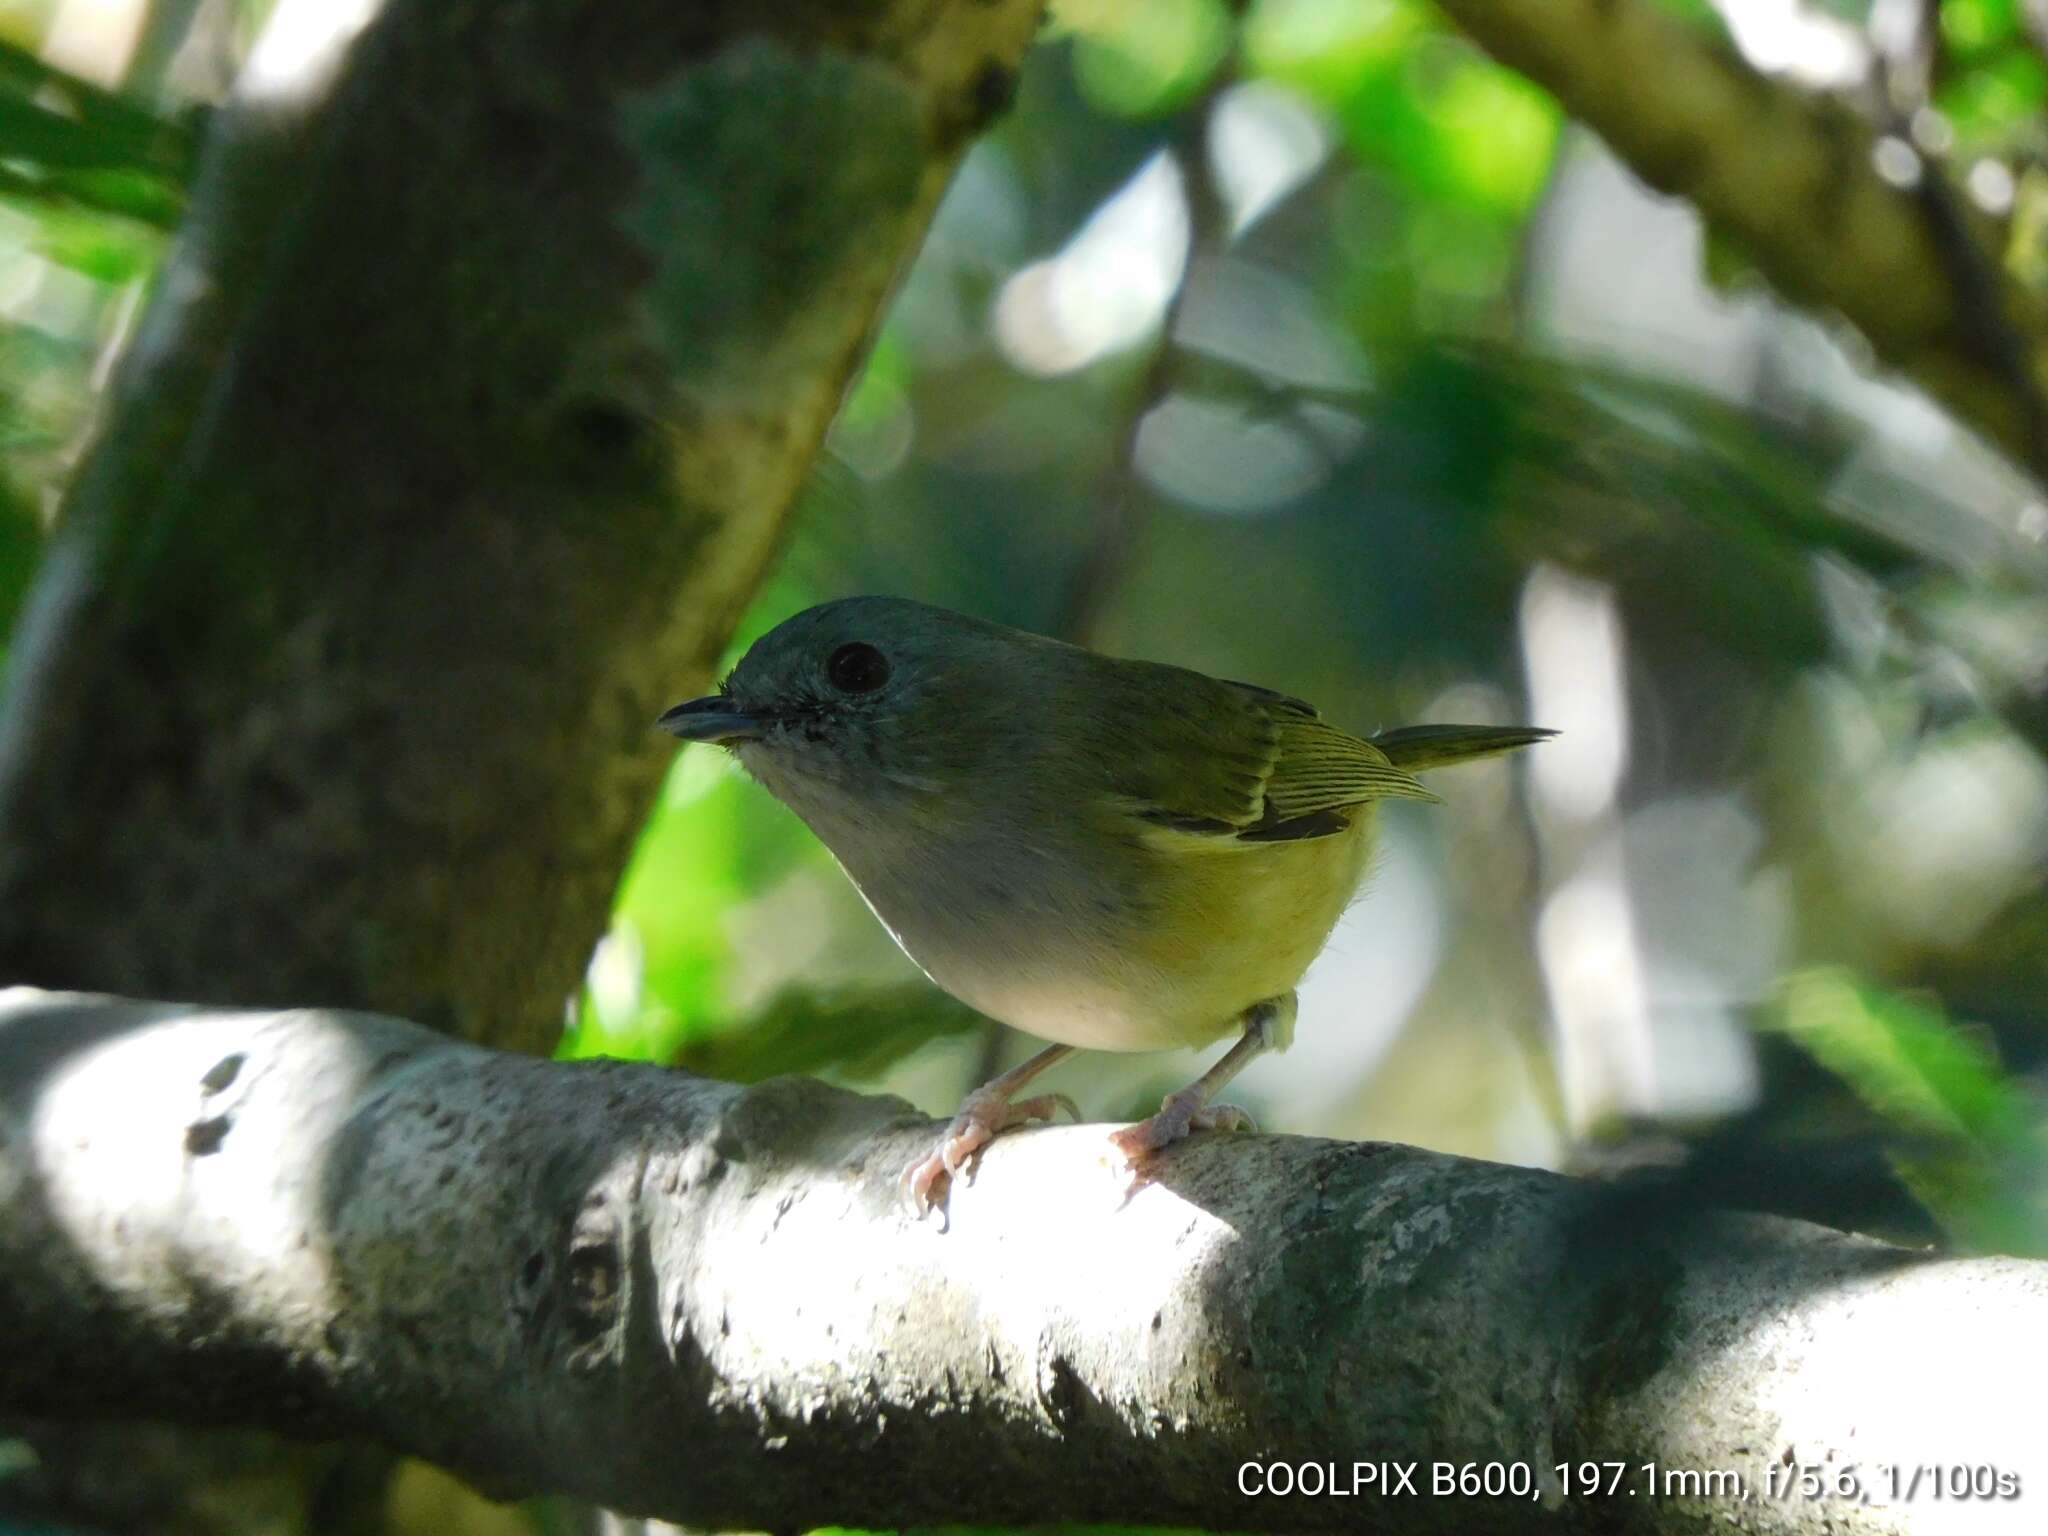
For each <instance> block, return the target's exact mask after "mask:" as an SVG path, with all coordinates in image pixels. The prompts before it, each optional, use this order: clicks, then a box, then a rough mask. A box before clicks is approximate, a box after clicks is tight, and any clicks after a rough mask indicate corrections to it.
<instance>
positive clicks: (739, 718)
mask: <svg viewBox="0 0 2048 1536" xmlns="http://www.w3.org/2000/svg"><path fill="white" fill-rule="evenodd" d="M654 723H655V724H656V725H658V726H660V727H661V728H662V729H663V730H664V731H667V732H668V733H669V735H671V736H680V737H681V738H682V739H683V740H684V741H710V742H716V743H717V744H719V745H720V746H725V745H727V744H729V743H731V742H735V741H757V740H759V739H760V735H761V727H762V726H763V725H764V724H765V723H766V722H765V721H763V720H762V719H761V718H760V717H759V716H758V715H750V714H748V713H747V712H746V711H745V710H743V709H738V708H736V707H735V706H734V704H733V701H732V700H731V699H728V698H726V697H725V696H724V695H723V694H717V693H714V694H712V695H711V696H710V697H709V698H704V699H692V700H690V702H689V703H687V704H678V705H677V706H676V707H675V708H674V709H672V710H670V711H669V712H668V713H667V714H665V715H663V716H662V717H661V718H660V719H659V720H657V721H655V722H654Z"/></svg>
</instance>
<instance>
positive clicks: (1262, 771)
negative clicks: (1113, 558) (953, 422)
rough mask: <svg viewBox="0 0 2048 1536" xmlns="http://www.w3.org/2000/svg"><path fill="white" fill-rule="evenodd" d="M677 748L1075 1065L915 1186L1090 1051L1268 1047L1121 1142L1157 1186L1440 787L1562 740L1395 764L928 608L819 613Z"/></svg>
mask: <svg viewBox="0 0 2048 1536" xmlns="http://www.w3.org/2000/svg"><path fill="white" fill-rule="evenodd" d="M659 724H660V725H661V727H662V729H664V730H666V731H669V732H671V733H672V734H674V735H676V736H679V737H681V738H682V739H683V740H685V741H708V742H716V743H717V744H718V745H720V746H723V747H727V748H729V749H731V750H732V752H733V753H734V755H735V756H737V757H738V758H739V760H740V763H741V765H742V766H743V767H744V768H745V769H746V771H747V772H748V773H749V774H751V775H752V776H753V777H754V778H755V779H757V780H759V781H760V782H761V783H762V784H763V785H764V786H766V787H767V789H768V790H769V792H770V793H772V794H773V795H775V797H776V798H777V799H779V800H781V801H782V802H783V804H785V805H787V806H788V807H789V808H790V809H791V810H793V811H795V812H796V813H797V815H799V816H801V817H802V818H803V819H804V821H805V822H807V823H808V824H809V826H810V828H811V830H812V831H814V832H815V833H817V835H818V837H819V838H820V839H821V840H822V841H823V842H824V844H825V846H826V847H828V848H829V849H831V850H832V853H833V855H834V856H835V857H836V858H837V859H838V860H839V863H840V866H841V867H842V868H843V869H844V870H845V871H846V873H847V875H848V876H849V877H850V878H851V879H852V881H853V883H854V885H855V886H857V887H858V888H859V890H860V893H861V895H862V896H863V897H864V898H866V900H867V903H868V905H869V907H870V908H872V909H873V911H874V913H875V915H876V916H877V917H878V918H880V919H881V920H882V923H883V925H884V926H885V927H886V928H887V929H888V930H889V932H890V933H891V934H892V935H893V936H894V937H895V939H896V942H897V943H898V944H900V945H901V946H902V947H903V950H904V952H905V953H906V954H908V955H909V956H910V958H911V959H912V960H914V961H916V962H917V964H918V965H919V966H920V967H921V968H922V969H923V970H924V973H925V974H926V975H927V976H929V977H930V978H931V979H932V980H933V981H934V982H936V983H937V984H938V985H939V986H941V987H943V988H944V989H945V990H946V991H948V992H950V993H952V994H953V995H954V996H955V997H957V998H959V999H960V1000H961V1001H962V1002H964V1003H966V1004H968V1005H969V1006H970V1007H972V1008H975V1009H977V1010H979V1011H980V1012H982V1013H985V1014H987V1015H988V1016H989V1017H991V1018H994V1019H999V1020H1001V1021H1002V1022H1003V1023H1005V1024H1010V1025H1013V1026H1015V1027H1016V1028H1018V1029H1021V1030H1024V1031H1026V1032H1027V1033H1030V1034H1034V1035H1038V1036H1040V1037H1041V1038H1044V1039H1047V1040H1052V1041H1056V1042H1058V1043H1057V1044H1055V1045H1052V1046H1051V1047H1049V1048H1048V1049H1046V1050H1043V1051H1041V1052H1039V1053H1038V1054H1037V1055H1036V1056H1033V1057H1032V1058H1031V1059H1030V1060H1029V1061H1026V1062H1025V1063H1023V1064H1022V1065H1021V1066H1018V1067H1016V1068H1014V1069H1012V1070H1011V1071H1009V1072H1005V1073H1004V1074H1003V1075H1002V1076H1000V1077H998V1078H996V1079H995V1080H994V1081H993V1082H990V1083H988V1084H986V1085H985V1086H983V1087H981V1088H979V1089H977V1090H975V1092H973V1093H971V1094H969V1095H968V1097H967V1099H966V1101H965V1102H964V1103H963V1104H962V1105H961V1107H960V1112H959V1114H958V1115H957V1116H956V1117H955V1118H954V1120H953V1122H952V1124H951V1125H950V1126H949V1127H948V1128H947V1130H946V1133H945V1135H944V1136H943V1137H941V1138H940V1141H939V1144H938V1146H937V1147H936V1148H935V1149H934V1150H933V1152H932V1154H931V1155H930V1156H929V1157H927V1158H924V1159H922V1160H921V1161H919V1162H918V1163H916V1164H914V1165H913V1166H912V1167H911V1168H910V1169H909V1170H908V1171H907V1172H906V1173H905V1176H904V1178H905V1182H906V1184H907V1186H908V1188H909V1190H910V1193H911V1196H912V1199H913V1200H914V1202H915V1203H916V1205H917V1208H918V1209H919V1210H920V1211H924V1210H927V1209H929V1207H930V1204H931V1202H932V1199H933V1192H934V1190H935V1188H936V1187H937V1186H938V1184H939V1183H940V1181H941V1180H943V1179H945V1178H947V1177H949V1176H951V1175H953V1174H955V1173H957V1172H958V1171H959V1170H960V1169H961V1167H962V1166H963V1164H964V1163H965V1162H966V1161H967V1160H968V1159H969V1158H971V1157H972V1156H973V1155H974V1154H975V1152H976V1151H977V1150H978V1149H979V1148H981V1147H982V1146H983V1145H985V1144H986V1143H987V1142H988V1141H990V1140H991V1139H992V1138H993V1137H995V1136H997V1135H999V1134H1000V1133H1001V1132H1002V1131H1004V1130H1005V1129H1007V1128H1008V1127H1010V1126H1013V1125H1016V1124H1019V1123H1021V1122H1025V1121H1029V1120H1034V1119H1050V1118H1052V1115H1053V1113H1054V1111H1055V1109H1056V1108H1058V1107H1060V1106H1062V1105H1064V1106H1065V1107H1066V1108H1067V1110H1068V1111H1069V1113H1072V1114H1074V1117H1075V1118H1076V1119H1079V1118H1080V1116H1079V1114H1078V1112H1077V1111H1075V1110H1074V1107H1073V1105H1072V1103H1071V1101H1069V1100H1067V1099H1066V1098H1065V1096H1064V1095H1059V1094H1044V1095H1039V1096H1036V1097H1032V1098H1026V1099H1021V1100H1019V1099H1017V1098H1016V1097H1015V1096H1016V1094H1017V1093H1018V1092H1019V1091H1020V1090H1022V1089H1023V1088H1024V1087H1025V1086H1026V1085H1028V1084H1029V1083H1031V1082H1032V1081H1033V1080H1034V1079H1035V1078H1037V1077H1038V1076H1039V1075H1040V1074H1041V1073H1042V1072H1044V1071H1045V1070H1046V1069H1047V1068H1048V1067H1050V1066H1052V1065H1053V1064H1054V1063H1055V1062H1058V1061H1059V1060H1061V1059H1062V1058H1064V1057H1066V1056H1068V1055H1070V1054H1071V1053H1072V1052H1073V1051H1075V1050H1076V1049H1087V1050H1108V1051H1148V1050H1160V1049H1165V1048H1170V1047H1174V1046H1200V1045H1206V1044H1208V1043H1209V1042H1211V1041H1213V1040H1215V1039H1217V1038H1218V1037H1219V1036H1221V1035H1223V1034H1224V1033H1226V1032H1227V1031H1229V1030H1230V1029H1232V1028H1233V1027H1235V1028H1239V1029H1241V1030H1242V1031H1243V1035H1242V1038H1240V1039H1239V1040H1238V1042H1237V1043H1236V1044H1235V1045H1233V1046H1232V1047H1231V1049H1230V1050H1229V1052H1228V1053H1227V1054H1225V1055H1224V1056H1223V1057H1222V1058H1221V1059H1220V1060H1218V1061H1217V1063H1216V1065H1215V1066H1213V1067H1211V1068H1210V1069H1209V1070H1208V1071H1207V1072H1206V1073H1204V1074H1203V1075H1202V1077H1201V1078H1200V1079H1199V1080H1198V1081H1196V1082H1195V1083H1193V1084H1191V1085H1190V1086H1188V1087H1187V1088H1184V1089H1182V1090H1181V1091H1180V1092H1178V1093H1175V1094H1172V1095H1169V1096H1168V1098H1167V1099H1166V1101H1165V1103H1164V1105H1162V1107H1161V1108H1160V1111H1159V1113H1158V1114H1156V1115H1154V1116H1153V1117H1152V1118H1151V1119H1149V1120H1146V1121H1143V1122H1141V1123H1139V1124H1138V1125H1135V1126H1132V1127H1130V1128H1129V1129H1126V1130H1123V1131H1120V1132H1118V1133H1117V1134H1116V1135H1115V1136H1114V1137H1113V1138H1112V1140H1113V1141H1114V1143H1115V1145H1116V1147H1117V1149H1118V1151H1119V1152H1120V1153H1121V1154H1122V1157H1123V1159H1124V1161H1125V1163H1126V1164H1127V1165H1129V1166H1133V1167H1135V1166H1136V1165H1137V1164H1138V1163H1139V1162H1140V1161H1141V1160H1142V1159H1144V1158H1145V1157H1146V1156H1147V1155H1148V1154H1150V1153H1152V1152H1154V1151H1156V1150H1158V1149H1159V1148H1161V1147H1165V1146H1167V1145H1170V1144H1171V1143H1173V1142H1175V1141H1177V1140H1179V1139H1180V1138H1181V1137H1184V1136H1186V1135H1187V1134H1188V1132H1189V1131H1190V1130H1203V1129H1224V1128H1229V1129H1236V1128H1244V1127H1249V1125H1250V1124H1251V1121H1250V1117H1249V1116H1247V1115H1246V1114H1245V1113H1244V1112H1243V1111H1242V1110H1240V1109H1237V1108H1235V1107H1233V1106H1231V1105H1227V1104H1218V1103H1215V1102H1214V1096H1215V1094H1216V1093H1217V1091H1218V1090H1220V1089H1221V1088H1222V1087H1223V1085H1224V1084H1225V1083H1227V1082H1228V1081H1229V1080H1230V1079H1231V1078H1232V1077H1234V1076H1235V1075H1236V1074H1237V1073H1238V1072H1239V1071H1240V1070H1242V1069H1243V1067H1244V1066H1245V1064H1246V1063H1247V1062H1249V1061H1250V1060H1251V1059H1252V1058H1253V1057H1254V1056H1256V1055H1258V1054H1259V1053H1260V1052H1261V1051H1264V1050H1269V1049H1271V1050H1280V1049H1285V1047H1286V1045H1287V1043H1288V1041H1289V1039H1290V1038H1291V1037H1292V1035H1293V1029H1294V1013H1295V997H1294V987H1295V983H1296V982H1298V981H1299V980H1300V979H1301V976H1302V973H1303V972H1304V971H1306V970H1307V969H1308V967H1309V962H1310V961H1312V960H1314V959H1315V957H1316V955H1317V953H1318V952H1319V951H1320V950H1321V949H1322V947H1323V944H1324V942H1325V941H1326V940H1327V939H1328V938H1329V936H1330V930H1331V929H1332V928H1333V927H1334V926H1335V925H1336V922H1337V918H1338V916H1339V915H1340V914H1341V913H1342V912H1343V910H1344V907H1345V905H1346V904H1347V903H1348V902H1349V901H1350V900H1351V898H1352V896H1353V894H1354V893H1355V892H1356V891H1357V889H1358V885H1359V882H1360V880H1361V879H1362V878H1363V877H1364V874H1365V870H1366V865H1367V863H1368V861H1369V860H1370V859H1371V856H1372V847H1373V823H1374V815H1373V808H1374V806H1375V805H1376V804H1377V803H1378V802H1379V801H1381V800H1385V799H1390V798H1393V799H1410V800H1434V799H1436V796H1434V795H1432V794H1431V793H1430V792H1429V791H1428V790H1427V789H1425V788H1423V787H1422V785H1421V784H1420V783H1418V782H1417V781H1416V779H1415V777H1414V775H1415V773H1416V772H1417V771H1420V770H1423V769H1429V768H1440V767H1444V766H1446V765H1448V764H1451V763H1460V762H1464V761H1467V760H1468V759H1471V758H1478V757H1486V756H1489V755H1491V754H1493V753H1497V752H1507V751H1511V750H1513V749H1515V748H1517V747H1523V746H1527V745H1529V744H1530V743H1532V742H1535V741H1540V740H1542V739H1543V738H1544V737H1546V736H1549V735H1551V734H1552V733H1551V732H1549V731H1544V730H1537V729H1532V728H1528V727H1521V726H1510V727H1503V728H1496V727H1492V726H1463V725H1422V726H1413V727H1410V728H1408V729H1406V730H1399V731H1389V732H1386V733H1384V734H1382V735H1379V736H1375V737H1373V738H1371V739H1370V740H1367V739H1363V738H1361V737H1357V736H1353V735H1351V734H1349V733H1348V732H1345V731H1341V730H1339V729H1337V728H1336V727H1335V726H1333V725H1330V724H1328V723H1327V722H1326V721H1324V720H1323V719H1322V718H1321V717H1320V716H1318V715H1317V713H1316V712H1315V710H1314V709H1313V708H1312V707H1311V706H1310V705H1307V704H1304V703H1303V702H1301V700H1299V699H1293V698H1289V697H1287V696H1286V695H1285V694H1280V693H1274V692H1272V691H1271V690H1270V689H1266V688H1257V687H1253V686H1252V685H1250V684H1248V683H1232V682H1223V681H1220V680H1218V679H1216V678H1212V677H1206V676H1204V675H1202V674H1201V673H1199V672H1190V671H1187V670H1185V669H1183V668H1180V667H1170V666H1162V665H1159V664H1157V663H1154V662H1146V661H1121V660H1117V659H1114V658H1111V657H1108V656H1101V655H1098V654H1096V653H1095V652H1093V651H1087V650H1083V649H1081V648H1080V647H1078V646H1072V645H1065V644H1062V643H1061V642H1059V641H1057V640H1048V639H1045V638H1043V637H1042V636H1038V635H1032V634H1026V633H1024V632H1023V631H1021V630H1015V629H1008V628H1005V627H1004V626H1002V625H1000V624H990V623H986V622H984V621H982V620H980V619H971V618H967V617H965V616H963V615H961V614H957V613H949V612H947V611H946V610H945V609H942V608H933V607H928V606H926V605H925V604H923V603H914V602H909V601H906V600H904V599H901V598H888V597H855V598H847V599H844V600H843V601H840V602H835V603H825V604H822V605H820V606H819V607H816V608H811V609H808V610H806V611H805V612H803V613H800V614H798V615H796V616H795V617H794V618H792V619H789V620H787V621H786V622H784V623H782V624H781V625H778V626H777V627H776V628H775V629H773V630H771V631H770V632H769V633H768V634H766V635H764V636H762V637H761V639H760V640H759V641H757V642H756V643H755V644H754V646H753V648H752V649H751V650H749V651H748V652H747V654H746V656H745V658H744V659H743V660H742V661H741V662H740V664H739V665H738V666H737V667H735V668H734V669H733V671H732V675H731V676H730V677H728V678H727V679H726V680H725V685H724V686H723V687H722V688H721V689H720V690H719V691H718V692H717V693H716V694H713V695H711V696H710V697H708V698H702V699H693V700H691V701H690V702H689V703H687V704H679V705H677V706H676V707H675V708H674V709H671V710H669V711H668V712H667V713H666V714H664V715H663V716H662V717H661V720H660V722H659Z"/></svg>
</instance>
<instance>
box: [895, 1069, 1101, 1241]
mask: <svg viewBox="0 0 2048 1536" xmlns="http://www.w3.org/2000/svg"><path fill="white" fill-rule="evenodd" d="M1062 1109H1064V1110H1065V1111H1066V1112H1067V1113H1068V1114H1070V1115H1072V1116H1073V1117H1074V1119H1075V1120H1076V1121H1078V1120H1079V1119H1080V1118H1081V1111H1080V1109H1079V1107H1078V1106H1077V1105H1076V1104H1075V1103H1074V1101H1073V1100H1072V1099H1070V1098H1068V1097H1067V1096H1066V1095H1065V1094H1064V1093H1044V1094H1039V1095H1038V1096H1037V1097H1035V1098H1029V1099H1019V1100H1018V1101H1017V1102H1015V1103H1010V1102H1008V1101H1007V1100H1005V1099H1003V1098H1002V1097H1001V1096H1000V1095H997V1094H992V1093H988V1092H987V1091H986V1090H977V1091H976V1092H974V1093H970V1094H969V1095H968V1096H967V1100H966V1102H965V1103H963V1104H962V1105H961V1106H960V1113H959V1114H957V1115H955V1116H954V1117H953V1121H952V1123H951V1124H950V1125H948V1126H947V1127H946V1129H945V1133H944V1134H943V1135H941V1136H940V1137H939V1142H938V1145H937V1146H936V1147H934V1148H933V1149H932V1150H931V1152H930V1153H929V1154H927V1155H926V1156H924V1157H921V1158H919V1159H918V1160H917V1161H916V1162H914V1163H912V1164H911V1165H910V1166H909V1167H908V1168H906V1169H904V1170H903V1177H902V1178H901V1179H900V1180H898V1182H897V1188H898V1189H900V1190H904V1191H907V1192H908V1194H909V1196H910V1205H911V1210H912V1211H913V1212H914V1213H915V1215H916V1216H917V1219H918V1220H919V1221H922V1220H924V1218H925V1217H926V1216H928V1215H930V1214H931V1211H932V1208H933V1207H934V1206H935V1205H936V1204H937V1201H936V1200H934V1198H933V1191H934V1190H935V1189H937V1187H938V1186H939V1184H940V1183H941V1181H944V1182H946V1183H949V1184H950V1183H951V1182H952V1181H953V1180H954V1179H955V1178H960V1177H963V1176H964V1178H965V1180H966V1182H967V1183H970V1184H971V1183H973V1182H974V1163H975V1157H976V1154H977V1153H979V1152H980V1151H981V1149H982V1148H983V1147H985V1146H987V1145H988V1144H989V1143H990V1142H991V1141H994V1140H995V1139H996V1137H998V1136H1000V1135H1002V1133H1003V1132H1004V1131H1006V1130H1009V1129H1010V1128H1011V1127H1012V1126H1015V1125H1022V1124H1024V1123H1026V1122H1027V1121H1032V1120H1050V1119H1052V1118H1053V1115H1054V1114H1055V1112H1057V1111H1058V1110H1062Z"/></svg>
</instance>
